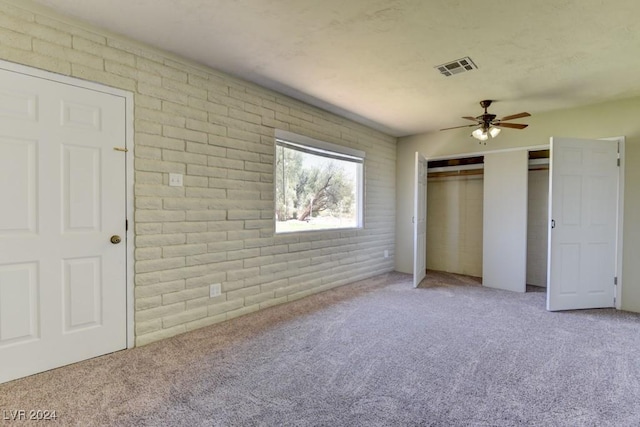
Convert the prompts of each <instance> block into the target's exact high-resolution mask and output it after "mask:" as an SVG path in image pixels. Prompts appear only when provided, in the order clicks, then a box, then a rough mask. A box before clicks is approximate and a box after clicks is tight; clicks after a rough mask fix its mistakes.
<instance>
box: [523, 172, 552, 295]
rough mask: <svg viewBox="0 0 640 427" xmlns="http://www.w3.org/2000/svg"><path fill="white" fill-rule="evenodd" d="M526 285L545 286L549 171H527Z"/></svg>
mask: <svg viewBox="0 0 640 427" xmlns="http://www.w3.org/2000/svg"><path fill="white" fill-rule="evenodd" d="M528 198H529V199H528V220H527V284H528V285H534V286H541V287H546V286H547V252H548V240H549V235H548V225H549V221H548V218H549V170H548V169H545V170H530V171H529V191H528Z"/></svg>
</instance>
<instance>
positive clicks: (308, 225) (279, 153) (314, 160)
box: [275, 130, 364, 233]
mask: <svg viewBox="0 0 640 427" xmlns="http://www.w3.org/2000/svg"><path fill="white" fill-rule="evenodd" d="M363 164H364V152H362V151H358V150H353V149H350V148H346V147H341V146H338V145H334V144H330V143H327V142H323V141H317V140H315V139H311V138H307V137H304V136H301V135H296V134H293V133H290V132H285V131H279V130H278V131H276V156H275V169H276V171H275V197H276V203H275V218H276V233H289V232H295V231H308V230H330V229H340V228H359V227H362V217H363V200H362V199H363Z"/></svg>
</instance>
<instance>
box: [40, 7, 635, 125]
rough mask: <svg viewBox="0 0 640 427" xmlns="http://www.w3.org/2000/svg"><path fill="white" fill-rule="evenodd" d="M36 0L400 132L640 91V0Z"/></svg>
mask: <svg viewBox="0 0 640 427" xmlns="http://www.w3.org/2000/svg"><path fill="white" fill-rule="evenodd" d="M36 2H37V3H41V4H43V5H46V6H50V7H52V8H53V9H55V10H57V11H59V12H61V13H64V14H67V15H72V16H75V17H77V18H80V19H81V20H84V21H89V22H91V23H93V24H95V25H97V26H100V27H103V28H106V29H108V30H111V31H113V32H116V33H120V34H124V35H126V36H129V37H131V38H133V39H136V40H139V41H142V42H146V43H148V44H150V45H154V46H157V47H159V48H162V49H165V50H168V51H171V52H174V53H177V54H179V55H181V56H183V57H186V58H189V59H191V60H194V61H197V62H199V63H202V64H206V65H209V66H211V67H213V68H216V69H219V70H223V71H226V72H228V73H231V74H234V75H237V76H240V77H242V78H244V79H247V80H250V81H253V82H255V83H258V84H260V85H262V86H266V87H269V88H272V89H275V90H277V91H279V92H282V93H286V94H288V95H290V96H292V97H294V98H298V99H300V100H303V101H306V102H308V103H311V104H314V105H317V106H320V107H322V108H324V109H327V110H330V111H333V112H335V113H337V114H340V115H343V116H345V117H349V118H353V119H355V120H357V121H360V122H362V123H365V124H368V125H370V126H373V127H375V128H377V129H380V130H383V131H386V132H387V133H390V134H392V135H395V136H404V135H411V134H416V133H422V132H427V131H432V130H436V129H439V128H442V127H448V126H456V125H463V124H468V122H467V123H465V121H464V120H461V119H460V116H468V115H472V116H476V115H478V114H480V113H481V112H482V111H481V109H480V106H479V105H478V101H480V100H482V99H494V100H497V102H496V103H495V104H494V105H493V106H492V107H491V108H490V112H492V113H494V114H497V115H498V116H503V115H507V114H513V113H518V112H521V111H528V112H530V113H532V114H535V113H539V112H543V111H549V110H555V109H560V108H567V107H574V106H579V105H584V104H591V103H596V102H599V101H602V100H607V99H612V98H622V97H629V96H635V95H640V24H639V22H640V19H639V18H640V2H639V1H637V0H536V1H525V0H517V1H516V0H484V1H480V0H322V1H318V0H36ZM464 56H470V57H471V58H472V59H473V61H474V62H475V63H476V64H477V65H478V70H475V71H472V72H468V73H463V74H459V75H455V76H452V77H444V76H442V75H440V74H439V73H438V72H437V71H436V70H435V69H434V68H433V67H434V66H436V65H439V64H441V63H444V62H448V61H451V60H455V59H458V58H461V57H464ZM519 122H526V120H524V121H523V120H519Z"/></svg>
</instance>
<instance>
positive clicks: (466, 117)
mask: <svg viewBox="0 0 640 427" xmlns="http://www.w3.org/2000/svg"><path fill="white" fill-rule="evenodd" d="M463 119H465V120H471V121H473V122H478V123H480V122H479V121H478V119H476V118H475V117H471V116H465V117H463Z"/></svg>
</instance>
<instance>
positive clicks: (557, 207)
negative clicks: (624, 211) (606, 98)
mask: <svg viewBox="0 0 640 427" xmlns="http://www.w3.org/2000/svg"><path fill="white" fill-rule="evenodd" d="M550 176H551V182H550V197H549V210H550V217H551V218H552V224H553V225H554V226H555V227H553V229H550V234H549V243H550V244H549V263H548V267H547V268H548V282H549V283H548V292H547V310H571V309H582V308H600V307H613V306H614V295H615V286H614V276H615V275H616V244H617V218H618V211H617V207H618V143H617V141H603V140H588V139H570V138H555V137H554V138H551V175H550Z"/></svg>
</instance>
